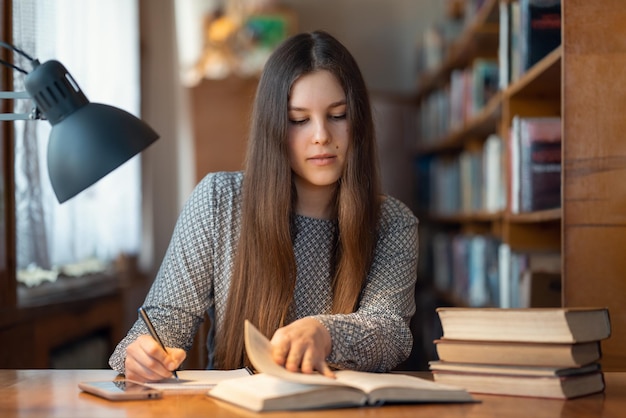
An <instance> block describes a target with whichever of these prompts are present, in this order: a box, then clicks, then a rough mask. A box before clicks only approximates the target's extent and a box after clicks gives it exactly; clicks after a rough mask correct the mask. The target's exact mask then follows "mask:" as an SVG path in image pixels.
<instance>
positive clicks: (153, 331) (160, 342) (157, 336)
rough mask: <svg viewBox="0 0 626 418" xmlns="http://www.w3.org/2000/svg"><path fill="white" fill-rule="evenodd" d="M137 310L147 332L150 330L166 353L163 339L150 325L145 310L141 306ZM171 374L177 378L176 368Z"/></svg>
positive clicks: (150, 322)
mask: <svg viewBox="0 0 626 418" xmlns="http://www.w3.org/2000/svg"><path fill="white" fill-rule="evenodd" d="M138 311H139V316H140V317H141V319H143V322H144V323H145V324H146V327H148V332H150V335H151V336H152V338H154V339H155V340H156V341H157V342H158V343H159V344H160V345H161V348H163V351H165V352H166V353H167V349H166V348H165V345H164V344H163V341H161V338H160V337H159V334H157V332H156V329H154V326H152V321H150V318H149V317H148V313H147V312H146V310H145V309H144V308H143V306H141V307H140V308H139V309H138ZM172 374H173V375H174V377H175V378H176V379H178V374H177V373H176V370H174V371H173V372H172Z"/></svg>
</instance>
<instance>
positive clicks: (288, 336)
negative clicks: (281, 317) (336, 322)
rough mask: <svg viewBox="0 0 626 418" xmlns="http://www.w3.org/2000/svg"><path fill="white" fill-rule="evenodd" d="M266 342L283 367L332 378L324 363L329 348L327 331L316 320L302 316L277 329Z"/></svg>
mask: <svg viewBox="0 0 626 418" xmlns="http://www.w3.org/2000/svg"><path fill="white" fill-rule="evenodd" d="M270 342H271V344H272V357H273V358H274V361H275V362H276V363H278V364H280V365H281V366H284V367H285V368H286V369H287V370H289V371H292V372H302V373H308V374H310V373H315V372H320V373H321V374H323V375H324V376H327V377H332V378H334V377H335V374H334V373H333V372H332V370H331V369H330V367H328V364H327V363H326V357H328V356H329V355H330V350H331V347H332V341H331V338H330V333H329V332H328V330H327V329H326V328H325V327H324V326H323V325H322V324H321V323H320V322H319V321H318V320H317V319H314V318H302V319H298V320H297V321H295V322H292V323H291V324H289V325H287V326H284V327H282V328H279V329H277V330H276V332H275V333H274V336H273V337H272V340H271V341H270Z"/></svg>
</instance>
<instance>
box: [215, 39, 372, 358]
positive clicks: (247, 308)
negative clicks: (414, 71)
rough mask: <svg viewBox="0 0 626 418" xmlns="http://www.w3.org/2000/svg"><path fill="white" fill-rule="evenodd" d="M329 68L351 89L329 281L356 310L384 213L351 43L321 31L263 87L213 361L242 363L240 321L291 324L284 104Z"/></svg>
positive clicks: (296, 45)
mask: <svg viewBox="0 0 626 418" xmlns="http://www.w3.org/2000/svg"><path fill="white" fill-rule="evenodd" d="M317 70H327V71H329V72H331V73H332V74H334V75H335V76H336V77H337V79H338V80H339V82H340V84H341V86H342V87H343V89H344V91H345V93H346V101H347V106H346V107H347V110H346V117H347V120H348V121H349V126H350V138H351V141H350V145H349V150H348V157H347V161H346V167H345V171H344V173H343V174H342V176H341V179H340V181H339V184H338V187H337V191H336V202H335V211H336V215H337V225H338V235H337V238H336V246H335V248H336V250H335V254H334V260H335V268H334V277H333V281H332V291H333V304H332V312H333V313H350V312H354V311H355V309H356V308H357V306H358V301H359V296H360V293H361V290H362V287H363V284H364V282H365V279H366V277H367V273H368V270H369V267H370V265H371V262H372V257H373V253H374V247H375V244H376V237H377V234H376V229H377V228H376V227H377V222H378V211H379V190H380V186H379V174H378V160H377V156H376V144H375V138H374V136H375V135H374V126H373V121H372V113H371V108H370V102H369V96H368V93H367V88H366V85H365V82H364V80H363V77H362V75H361V72H360V70H359V67H358V65H357V63H356V61H355V60H354V58H353V57H352V55H351V54H350V53H349V52H348V50H347V49H346V48H345V47H344V46H343V45H342V44H341V43H340V42H339V41H337V40H336V39H335V38H333V37H332V36H331V35H329V34H327V33H325V32H321V31H317V32H312V33H302V34H298V35H295V36H293V37H291V38H289V39H288V40H286V41H285V42H284V43H283V44H281V45H280V46H279V47H278V48H277V50H276V51H274V53H273V54H272V56H271V57H270V58H269V60H268V62H267V63H266V65H265V68H264V70H263V74H262V75H261V79H260V81H259V85H258V88H257V93H256V99H255V102H254V108H253V112H252V124H251V130H250V138H249V141H248V149H247V154H246V163H245V170H244V173H245V174H244V180H243V207H242V220H241V235H240V237H239V244H238V248H237V251H236V255H235V259H234V266H233V276H232V280H231V284H230V291H229V298H228V303H227V307H226V314H225V317H224V323H223V324H221V327H218V334H217V338H216V352H215V359H216V367H218V368H222V369H231V368H237V367H242V366H243V365H244V362H246V360H245V358H246V357H245V353H244V343H243V323H244V320H245V319H249V320H250V321H252V323H254V324H255V325H256V326H257V327H258V328H259V329H260V330H261V332H263V333H264V334H265V335H267V336H269V337H271V335H272V334H273V333H274V331H275V330H276V329H277V328H279V327H281V326H283V325H285V321H286V320H287V318H288V313H289V311H290V309H291V305H292V303H293V294H294V289H295V282H296V269H297V266H296V262H295V257H294V253H293V247H292V224H293V216H294V207H295V206H294V204H295V202H296V201H297V196H296V191H295V187H294V186H293V181H292V172H291V167H290V163H289V157H288V150H287V129H288V123H289V120H288V110H287V109H288V104H289V95H290V91H291V87H292V85H293V83H294V82H295V81H296V80H297V79H298V78H299V77H301V76H302V75H304V74H308V73H311V72H313V71H317Z"/></svg>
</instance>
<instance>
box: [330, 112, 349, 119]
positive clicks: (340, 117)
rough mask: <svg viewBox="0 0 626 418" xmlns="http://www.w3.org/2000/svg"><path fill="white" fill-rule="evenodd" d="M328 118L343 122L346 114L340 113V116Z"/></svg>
mask: <svg viewBox="0 0 626 418" xmlns="http://www.w3.org/2000/svg"><path fill="white" fill-rule="evenodd" d="M330 118H331V119H332V120H344V119H345V118H346V114H345V113H342V114H340V115H331V116H330Z"/></svg>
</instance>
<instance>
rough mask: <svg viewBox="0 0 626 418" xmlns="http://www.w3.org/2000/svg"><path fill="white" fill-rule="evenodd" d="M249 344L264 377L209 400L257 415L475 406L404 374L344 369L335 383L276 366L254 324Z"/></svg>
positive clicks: (233, 384) (222, 388)
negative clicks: (398, 405) (389, 405)
mask: <svg viewBox="0 0 626 418" xmlns="http://www.w3.org/2000/svg"><path fill="white" fill-rule="evenodd" d="M245 344H246V352H247V354H248V358H249V359H250V362H251V363H252V365H253V366H254V367H255V368H256V369H257V371H259V372H260V373H258V374H255V375H251V376H245V377H239V378H234V379H228V380H225V381H222V382H220V383H218V384H217V385H216V386H215V387H214V388H213V389H211V391H210V392H209V396H211V397H213V398H216V399H220V400H223V401H227V402H230V403H233V404H235V405H238V406H241V407H244V408H247V409H250V410H253V411H271V410H296V409H314V408H338V407H347V406H362V405H373V404H381V403H386V402H471V401H473V399H472V397H471V395H470V394H469V393H468V392H467V391H465V390H464V389H461V388H458V387H454V386H448V385H445V384H439V383H435V382H432V381H430V380H426V379H420V378H417V377H413V376H408V375H403V374H396V373H368V372H357V371H351V370H340V371H337V372H336V373H335V375H336V379H331V378H328V377H325V376H322V375H320V374H303V373H293V372H290V371H288V370H286V369H285V368H284V367H282V366H279V365H278V364H276V363H274V361H273V360H272V356H271V346H270V342H269V340H268V339H267V338H266V337H265V336H264V335H263V334H261V333H260V332H259V330H257V329H256V328H255V327H254V326H253V325H252V324H251V323H250V322H248V321H246V324H245Z"/></svg>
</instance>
